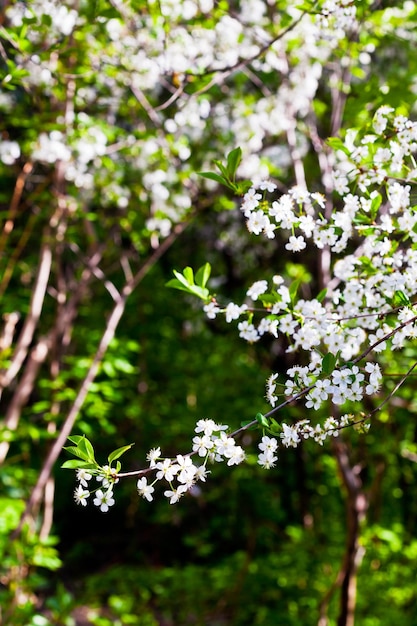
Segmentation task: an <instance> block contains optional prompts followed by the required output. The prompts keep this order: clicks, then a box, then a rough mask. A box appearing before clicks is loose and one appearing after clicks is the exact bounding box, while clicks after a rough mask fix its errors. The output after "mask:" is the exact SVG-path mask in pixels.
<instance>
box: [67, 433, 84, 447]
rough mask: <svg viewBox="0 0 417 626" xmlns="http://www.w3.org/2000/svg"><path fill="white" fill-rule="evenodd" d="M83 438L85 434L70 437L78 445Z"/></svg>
mask: <svg viewBox="0 0 417 626" xmlns="http://www.w3.org/2000/svg"><path fill="white" fill-rule="evenodd" d="M83 438H84V435H71V437H68V439H69V441H71V443H75V445H76V446H78V444H79V443H80V441H81V439H83Z"/></svg>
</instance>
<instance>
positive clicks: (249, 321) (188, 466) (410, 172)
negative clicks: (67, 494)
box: [63, 107, 417, 512]
mask: <svg viewBox="0 0 417 626" xmlns="http://www.w3.org/2000/svg"><path fill="white" fill-rule="evenodd" d="M393 113H394V112H393V110H392V109H389V108H388V107H381V108H380V109H379V110H378V111H377V112H376V114H375V116H374V119H373V122H372V127H371V128H367V129H366V132H361V133H359V132H353V131H352V132H350V131H348V132H347V134H346V140H345V142H344V143H343V142H342V141H341V140H340V139H338V138H337V139H331V140H329V144H330V146H331V147H332V148H333V150H334V151H335V156H336V166H335V169H334V172H333V179H334V188H335V190H336V193H337V194H338V195H339V197H340V201H339V207H340V208H339V209H337V210H335V211H333V213H332V214H331V215H330V216H329V217H328V218H325V217H323V215H322V212H321V211H322V209H323V208H324V206H325V201H326V199H325V197H324V196H323V195H322V194H320V193H317V192H309V191H308V190H307V189H306V188H301V187H300V186H295V187H292V188H291V189H289V190H288V192H287V193H285V194H281V195H280V196H279V197H278V198H277V199H273V198H272V199H271V198H270V196H271V194H274V193H275V192H276V189H277V186H276V184H275V183H274V182H273V181H268V180H261V181H258V182H252V181H237V169H238V167H239V163H240V160H241V150H240V149H239V148H237V149H235V150H233V151H232V152H231V153H230V154H229V155H228V156H227V159H226V162H225V163H224V164H223V163H222V162H220V161H216V162H215V163H216V166H217V169H218V170H219V173H212V172H203V173H202V176H204V177H206V178H209V179H211V180H215V181H216V182H218V183H221V184H224V185H225V186H227V187H228V188H229V189H230V190H232V191H233V192H234V193H236V194H238V195H239V194H240V195H241V196H242V198H243V200H242V205H241V211H242V214H243V216H244V218H245V220H246V225H247V228H248V231H249V232H250V233H251V234H253V235H264V236H265V237H267V238H268V239H274V238H275V237H276V233H277V232H278V231H280V232H281V235H282V236H283V237H284V239H286V243H285V249H286V250H287V251H288V252H289V253H294V254H297V253H298V252H300V251H302V250H304V249H306V248H307V246H311V247H316V248H317V249H318V250H322V249H323V248H327V249H328V250H329V251H330V253H331V254H332V255H333V259H332V267H333V274H334V275H333V277H332V279H331V281H330V283H329V285H327V288H326V289H324V290H322V291H321V292H320V293H319V294H318V295H317V296H316V297H315V298H311V299H310V300H305V299H303V298H299V297H298V291H299V288H300V285H299V283H298V282H297V281H293V282H290V283H288V284H286V278H285V277H284V276H280V275H275V276H273V278H272V281H271V280H267V279H261V280H258V281H256V282H255V283H254V284H253V285H252V286H251V287H250V288H249V289H248V290H247V292H246V298H247V300H246V301H245V302H243V303H241V304H236V303H234V302H229V303H228V304H225V305H222V304H220V298H219V297H218V296H217V295H216V294H212V293H211V292H210V290H209V288H208V286H207V285H208V281H209V278H210V274H211V267H210V265H209V264H208V263H206V264H205V265H203V266H202V267H201V268H200V269H199V270H198V271H196V272H194V271H193V270H192V268H190V267H187V268H185V270H183V272H179V271H177V270H174V278H173V279H172V280H171V281H169V282H168V283H167V284H168V286H169V287H172V288H176V289H179V290H181V291H185V292H186V293H188V294H190V295H192V296H194V297H197V298H199V299H200V300H202V301H203V310H204V312H205V313H206V315H207V317H208V318H209V319H214V318H215V317H217V316H220V315H224V317H225V320H226V322H227V323H231V322H233V321H238V323H237V329H238V332H239V336H240V337H241V338H242V339H244V340H246V341H248V342H249V343H256V342H257V341H259V340H260V339H261V337H263V336H264V335H271V336H272V337H273V338H274V339H275V340H280V339H281V338H283V339H284V340H285V342H286V344H287V346H288V347H287V348H286V349H287V352H293V353H297V354H302V355H304V356H303V362H302V363H300V364H296V365H293V366H292V367H290V368H288V369H287V371H286V372H285V375H284V377H282V375H281V374H279V373H278V372H273V373H271V375H270V376H269V378H268V380H267V381H266V398H267V400H268V402H269V404H270V405H271V410H270V411H269V412H267V413H265V414H264V415H263V414H262V413H258V414H257V415H256V418H255V419H253V420H250V421H248V422H245V423H243V424H242V425H241V427H240V428H239V429H238V430H235V431H233V432H231V431H232V429H231V428H230V427H229V426H228V425H226V424H217V423H216V422H215V421H213V420H211V419H201V420H199V421H198V422H197V425H196V428H195V435H194V437H193V440H192V450H191V451H190V452H188V453H187V454H185V455H182V454H177V455H176V456H175V457H174V458H166V457H163V455H162V452H161V449H160V448H159V447H156V448H154V449H152V450H151V451H150V452H149V453H148V455H147V460H148V462H149V466H148V467H147V468H145V469H141V470H136V471H133V472H124V473H122V472H121V463H120V460H119V459H120V457H121V456H122V455H123V454H124V453H125V452H126V451H127V450H129V449H130V448H131V445H128V446H124V447H122V448H119V449H117V450H115V451H113V452H112V453H111V454H110V455H109V457H108V464H107V465H104V466H101V465H99V464H98V463H97V462H96V460H95V457H94V450H93V446H92V444H91V442H89V441H88V440H87V439H86V438H85V437H83V436H73V437H70V438H69V439H70V441H71V443H72V444H74V445H72V446H69V447H67V451H68V452H70V453H72V454H74V455H75V456H76V457H77V459H76V460H70V461H67V462H66V463H64V465H63V467H65V468H69V469H76V471H77V478H78V481H79V484H78V486H77V488H76V490H75V500H76V502H77V503H78V504H81V505H83V506H85V505H86V504H87V501H88V499H89V498H90V496H93V498H92V499H93V504H94V505H96V506H98V507H99V508H100V509H101V510H102V511H104V512H105V511H107V510H108V508H109V507H110V506H112V505H113V504H114V497H113V488H114V485H115V484H116V483H117V482H118V481H119V480H120V479H121V478H127V477H132V476H136V477H138V481H137V489H138V492H139V494H140V495H141V496H142V497H143V498H145V499H146V500H148V501H151V500H152V499H153V497H154V492H155V490H156V489H155V488H156V485H157V483H158V482H160V481H163V484H164V485H165V488H164V489H163V494H164V496H165V497H166V498H168V500H169V502H170V503H171V504H174V503H176V502H178V500H179V499H180V498H181V497H182V496H184V494H185V493H187V492H192V490H193V489H194V487H195V485H196V483H197V482H199V481H202V482H205V481H206V479H207V476H208V474H209V473H210V470H209V469H208V465H209V463H215V462H222V461H223V462H226V463H227V465H228V466H233V465H237V464H240V463H241V462H243V461H244V459H245V451H244V450H243V448H242V447H241V446H240V445H238V444H237V443H236V438H237V437H238V435H240V434H241V433H242V432H243V431H246V430H248V429H255V428H256V429H259V430H261V431H262V437H261V442H260V443H259V453H258V464H259V465H260V466H262V467H263V468H265V469H270V468H272V467H274V466H275V464H276V462H277V460H278V456H277V454H278V448H279V445H280V444H281V446H284V447H296V446H298V445H299V444H300V443H301V441H303V440H306V439H313V440H314V441H316V442H317V443H319V444H320V445H322V444H323V443H324V441H325V440H326V439H327V438H328V437H332V436H337V435H338V433H339V431H340V430H342V429H345V428H347V427H348V426H354V427H362V428H363V430H364V431H366V430H367V428H368V427H369V425H370V418H371V417H372V416H373V415H374V413H375V412H376V411H377V410H380V408H382V406H384V405H385V404H386V402H388V400H389V398H390V397H392V395H393V394H394V393H396V392H397V390H398V389H399V387H400V386H401V385H402V384H403V382H404V381H405V380H406V379H407V378H408V376H409V375H410V374H411V372H412V370H413V369H414V367H415V365H413V366H412V368H410V370H409V371H408V372H407V373H406V374H405V375H404V376H403V377H402V379H401V381H400V383H399V384H398V385H397V386H396V387H395V389H394V390H393V391H392V392H391V393H390V394H389V395H388V396H387V397H386V399H385V400H384V401H383V402H382V404H380V405H379V407H377V409H374V410H373V411H371V412H370V413H368V414H367V415H365V416H364V415H363V414H360V416H359V417H358V411H357V410H356V407H357V403H359V402H361V401H362V400H363V399H364V397H365V396H369V397H373V396H375V395H376V394H378V393H379V392H380V388H381V383H382V379H383V374H382V371H381V367H380V365H379V363H378V362H371V361H370V360H369V359H368V357H369V355H370V354H374V355H375V358H377V357H378V355H379V354H380V353H382V352H383V351H385V350H386V349H387V348H388V347H389V348H390V349H391V350H400V349H403V348H404V347H405V346H406V344H407V342H408V341H409V340H411V339H414V338H415V337H416V336H417V327H416V322H417V309H416V308H415V306H414V302H415V301H416V298H417V281H416V280H415V278H416V276H417V211H416V210H415V207H412V206H410V190H411V186H410V184H406V183H408V182H409V183H411V182H413V178H414V177H415V173H416V171H417V170H416V169H415V167H414V165H415V164H414V157H413V153H414V152H416V151H417V124H416V123H415V122H412V121H410V120H408V119H406V118H405V117H404V116H402V115H397V116H396V115H393ZM404 181H406V182H404ZM350 185H355V187H356V188H357V189H358V190H359V192H360V194H361V195H358V194H353V193H352V192H351V190H350ZM346 250H353V252H346ZM259 304H260V305H261V306H259ZM242 318H243V319H242ZM259 318H260V319H259ZM362 362H364V364H363V365H362V366H360V364H361V363H362ZM280 378H281V379H282V380H280ZM278 387H280V388H281V389H282V392H281V393H279V392H278V391H277V389H278ZM301 399H303V401H304V402H305V407H306V409H308V410H312V411H317V410H319V409H320V408H322V407H323V404H325V403H326V405H327V404H331V405H332V406H335V407H338V408H337V411H334V412H336V413H337V414H339V413H341V411H340V407H342V406H346V405H347V406H348V407H349V408H352V407H353V411H351V412H345V413H344V414H343V415H342V416H341V417H334V416H333V415H331V414H330V415H329V416H328V417H327V418H326V419H325V421H324V423H323V424H319V423H318V424H312V423H311V420H309V419H306V420H301V421H298V422H296V423H295V424H287V423H285V422H281V423H280V422H279V421H278V420H277V419H276V418H275V417H274V415H275V414H276V413H277V412H278V411H280V410H282V409H283V408H284V407H286V406H288V405H290V404H294V403H296V402H298V401H300V400H301ZM330 413H333V411H330ZM194 459H198V462H196V461H195V460H194ZM151 475H152V476H153V478H152V479H150V478H149V476H151ZM93 478H95V480H96V482H98V484H97V486H96V487H95V488H91V487H90V484H91V483H90V481H91V480H92V479H93Z"/></svg>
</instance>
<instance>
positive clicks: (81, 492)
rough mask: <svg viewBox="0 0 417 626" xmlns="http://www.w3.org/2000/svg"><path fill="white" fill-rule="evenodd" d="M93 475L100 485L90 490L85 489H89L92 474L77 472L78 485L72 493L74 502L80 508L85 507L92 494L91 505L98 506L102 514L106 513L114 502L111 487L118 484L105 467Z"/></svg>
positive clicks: (81, 470)
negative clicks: (80, 506) (93, 495)
mask: <svg viewBox="0 0 417 626" xmlns="http://www.w3.org/2000/svg"><path fill="white" fill-rule="evenodd" d="M94 474H95V478H96V481H97V482H98V483H101V488H97V489H93V490H92V489H90V488H87V487H89V481H90V480H91V479H92V478H93V473H92V472H89V471H87V470H85V469H79V470H77V480H78V485H77V487H76V489H75V492H74V498H75V502H76V503H77V504H81V505H82V506H87V499H88V498H89V496H90V495H91V494H92V493H94V494H95V498H94V499H93V504H94V505H95V506H98V507H99V509H100V511H102V512H103V513H107V511H108V510H109V508H110V507H111V506H113V504H114V502H115V500H114V497H113V485H114V484H115V483H117V482H118V479H117V478H114V477H113V476H112V472H111V470H110V468H109V467H108V466H107V465H105V466H104V467H102V468H101V471H100V473H97V472H94Z"/></svg>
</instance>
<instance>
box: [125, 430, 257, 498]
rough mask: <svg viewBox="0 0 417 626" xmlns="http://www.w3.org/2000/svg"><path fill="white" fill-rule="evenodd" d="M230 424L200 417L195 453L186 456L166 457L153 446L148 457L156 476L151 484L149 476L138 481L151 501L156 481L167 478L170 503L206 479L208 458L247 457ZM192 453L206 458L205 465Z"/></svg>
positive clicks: (232, 460) (233, 459)
mask: <svg viewBox="0 0 417 626" xmlns="http://www.w3.org/2000/svg"><path fill="white" fill-rule="evenodd" d="M227 428H228V426H225V425H223V424H216V423H215V422H214V421H213V420H211V419H201V420H199V421H198V422H197V425H196V428H195V433H196V435H195V437H194V438H193V453H190V454H188V455H185V456H183V455H181V454H177V456H176V457H175V459H170V458H164V459H163V458H161V449H160V448H154V449H152V450H151V451H150V452H149V454H148V457H147V458H148V461H149V462H150V465H149V469H150V470H154V471H155V472H156V474H155V478H154V480H153V481H152V482H151V483H150V484H148V480H147V478H146V476H142V477H141V478H139V480H138V482H137V488H138V492H139V494H140V495H141V496H142V497H143V498H145V499H146V500H148V501H149V502H150V501H151V500H153V492H154V491H155V487H154V485H155V484H156V483H157V482H158V481H160V480H163V481H165V482H167V483H168V486H169V489H166V490H165V491H164V496H165V497H166V498H168V499H169V502H170V504H174V503H175V502H178V500H179V499H180V498H181V496H183V495H184V494H185V493H186V492H187V491H190V489H192V488H193V487H194V485H195V484H196V482H197V481H199V480H201V481H203V482H205V480H206V476H207V474H208V470H207V467H206V466H207V462H208V461H211V462H214V461H223V460H227V464H228V465H237V464H239V463H241V462H242V461H243V460H244V459H245V453H244V451H243V449H242V448H241V447H240V446H238V445H236V441H235V439H234V438H233V437H229V436H228V435H227V434H226V433H225V431H226V430H227ZM192 455H197V456H198V457H200V458H204V461H203V463H202V464H201V465H197V464H196V463H193V461H192V458H191V456H192Z"/></svg>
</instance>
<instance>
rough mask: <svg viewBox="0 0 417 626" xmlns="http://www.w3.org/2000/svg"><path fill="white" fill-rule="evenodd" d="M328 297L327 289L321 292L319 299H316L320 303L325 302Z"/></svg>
mask: <svg viewBox="0 0 417 626" xmlns="http://www.w3.org/2000/svg"><path fill="white" fill-rule="evenodd" d="M326 295H327V289H322V290H321V291H320V293H319V294H318V296H317V298H316V299H317V300H318V301H319V302H323V300H324V298H325V297H326Z"/></svg>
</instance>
